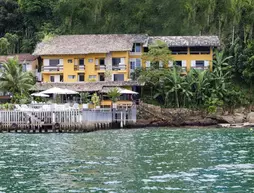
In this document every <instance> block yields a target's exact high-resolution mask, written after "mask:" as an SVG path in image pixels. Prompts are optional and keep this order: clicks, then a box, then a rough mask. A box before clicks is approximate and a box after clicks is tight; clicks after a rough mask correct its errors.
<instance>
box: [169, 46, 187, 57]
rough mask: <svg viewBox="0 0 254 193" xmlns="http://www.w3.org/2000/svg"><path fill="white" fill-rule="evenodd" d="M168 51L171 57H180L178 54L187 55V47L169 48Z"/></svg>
mask: <svg viewBox="0 0 254 193" xmlns="http://www.w3.org/2000/svg"><path fill="white" fill-rule="evenodd" d="M169 50H170V51H171V53H172V54H173V55H180V54H187V53H188V48H187V47H170V48H169Z"/></svg>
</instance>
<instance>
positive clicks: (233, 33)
mask: <svg viewBox="0 0 254 193" xmlns="http://www.w3.org/2000/svg"><path fill="white" fill-rule="evenodd" d="M234 41H235V26H234V25H233V30H232V45H233V44H234Z"/></svg>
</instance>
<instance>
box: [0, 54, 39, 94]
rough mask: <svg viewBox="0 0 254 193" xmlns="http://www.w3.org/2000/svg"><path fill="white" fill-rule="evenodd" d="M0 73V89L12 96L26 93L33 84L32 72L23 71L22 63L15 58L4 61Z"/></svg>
mask: <svg viewBox="0 0 254 193" xmlns="http://www.w3.org/2000/svg"><path fill="white" fill-rule="evenodd" d="M0 73H1V76H0V90H1V91H3V92H10V93H12V95H13V96H16V95H27V94H28V91H29V89H30V88H31V87H32V86H33V85H34V84H35V81H34V80H35V79H34V77H33V76H32V74H31V73H29V72H23V71H22V65H20V64H19V63H18V61H17V60H16V59H15V58H14V59H9V60H8V62H6V63H4V64H3V65H2V68H1V70H0Z"/></svg>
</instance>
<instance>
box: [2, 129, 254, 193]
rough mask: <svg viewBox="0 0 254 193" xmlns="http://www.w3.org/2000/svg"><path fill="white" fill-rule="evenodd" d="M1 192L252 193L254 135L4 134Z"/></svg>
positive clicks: (206, 132) (143, 132) (228, 132)
mask: <svg viewBox="0 0 254 193" xmlns="http://www.w3.org/2000/svg"><path fill="white" fill-rule="evenodd" d="M0 142H1V143H0V192H26V193H27V192H33V193H36V192H111V193H113V192H138V193H140V192H236V193H239V192H254V131H250V130H249V129H149V130H143V129H140V130H115V131H100V132H94V133H88V134H45V135H39V134H30V135H23V134H0Z"/></svg>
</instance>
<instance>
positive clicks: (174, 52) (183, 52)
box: [171, 51, 188, 55]
mask: <svg viewBox="0 0 254 193" xmlns="http://www.w3.org/2000/svg"><path fill="white" fill-rule="evenodd" d="M171 54H172V55H186V54H188V52H187V51H172V52H171Z"/></svg>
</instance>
